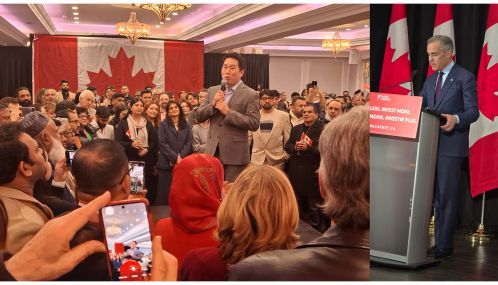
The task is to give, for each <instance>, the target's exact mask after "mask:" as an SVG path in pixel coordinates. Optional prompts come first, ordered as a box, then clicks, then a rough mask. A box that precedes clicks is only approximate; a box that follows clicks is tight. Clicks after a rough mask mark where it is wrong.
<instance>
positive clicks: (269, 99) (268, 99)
mask: <svg viewBox="0 0 498 285" xmlns="http://www.w3.org/2000/svg"><path fill="white" fill-rule="evenodd" d="M274 99H275V98H274V97H261V98H260V100H262V101H273V100H274Z"/></svg>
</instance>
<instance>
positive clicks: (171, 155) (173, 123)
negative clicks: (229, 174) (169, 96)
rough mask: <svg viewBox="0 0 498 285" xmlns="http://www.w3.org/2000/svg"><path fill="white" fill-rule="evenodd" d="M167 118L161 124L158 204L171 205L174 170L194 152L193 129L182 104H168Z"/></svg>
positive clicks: (159, 132) (158, 160)
mask: <svg viewBox="0 0 498 285" xmlns="http://www.w3.org/2000/svg"><path fill="white" fill-rule="evenodd" d="M165 109H166V118H165V119H164V120H163V121H162V122H161V123H160V124H159V130H158V136H159V157H158V159H157V164H156V168H157V169H158V172H159V178H158V180H159V181H158V186H157V199H156V204H157V205H169V201H168V198H169V192H170V187H171V180H172V175H171V173H172V170H173V168H174V167H175V166H176V164H177V163H178V162H180V161H181V160H182V159H183V158H184V157H187V156H188V155H189V154H191V153H192V129H191V128H190V126H189V125H188V123H187V120H186V119H185V116H184V114H183V110H182V108H181V107H180V104H178V102H176V101H169V102H168V104H166V108H165Z"/></svg>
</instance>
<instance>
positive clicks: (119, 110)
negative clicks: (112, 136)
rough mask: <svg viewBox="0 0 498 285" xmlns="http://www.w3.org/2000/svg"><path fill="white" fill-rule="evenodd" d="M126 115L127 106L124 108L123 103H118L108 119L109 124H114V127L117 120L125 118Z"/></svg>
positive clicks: (116, 124)
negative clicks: (112, 114)
mask: <svg viewBox="0 0 498 285" xmlns="http://www.w3.org/2000/svg"><path fill="white" fill-rule="evenodd" d="M127 116H128V108H126V105H125V104H119V105H118V106H117V107H116V108H114V116H113V117H112V119H111V120H110V121H109V125H111V126H114V129H116V127H117V126H118V123H119V121H121V120H122V119H124V118H126V117H127Z"/></svg>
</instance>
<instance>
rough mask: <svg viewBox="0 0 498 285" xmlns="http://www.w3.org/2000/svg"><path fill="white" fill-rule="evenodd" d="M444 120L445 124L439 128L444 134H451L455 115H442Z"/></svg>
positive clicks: (454, 123)
mask: <svg viewBox="0 0 498 285" xmlns="http://www.w3.org/2000/svg"><path fill="white" fill-rule="evenodd" d="M442 115H443V116H444V117H445V118H446V124H444V125H442V126H441V129H443V130H444V131H445V132H451V131H452V130H453V129H454V128H455V125H456V121H457V120H456V116H455V115H450V114H442Z"/></svg>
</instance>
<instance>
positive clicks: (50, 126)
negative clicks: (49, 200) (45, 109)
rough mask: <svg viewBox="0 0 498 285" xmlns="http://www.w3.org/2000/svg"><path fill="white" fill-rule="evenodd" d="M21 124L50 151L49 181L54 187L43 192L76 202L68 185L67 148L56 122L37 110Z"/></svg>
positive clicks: (28, 115) (24, 129)
mask: <svg viewBox="0 0 498 285" xmlns="http://www.w3.org/2000/svg"><path fill="white" fill-rule="evenodd" d="M20 125H21V130H22V131H24V132H25V133H27V134H28V135H30V136H31V137H32V138H34V139H35V140H36V141H37V142H38V144H39V145H40V146H41V147H42V149H43V150H45V152H46V153H48V158H49V161H50V163H51V165H52V173H53V177H52V178H51V179H49V181H48V182H49V185H51V186H53V187H51V189H50V190H51V191H47V192H45V193H43V194H47V195H54V196H57V197H59V198H61V199H63V200H66V201H68V202H71V203H75V200H74V193H71V192H70V190H69V188H68V187H67V185H66V179H67V174H68V172H69V169H68V167H67V166H66V149H65V148H64V146H63V144H62V142H61V136H60V134H59V131H58V129H57V125H56V124H55V122H54V121H53V120H52V119H50V118H48V117H47V116H45V115H43V114H42V113H40V112H38V111H35V112H31V113H29V114H27V115H26V117H24V118H23V119H22V120H21V122H20ZM45 190H48V189H45Z"/></svg>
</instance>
